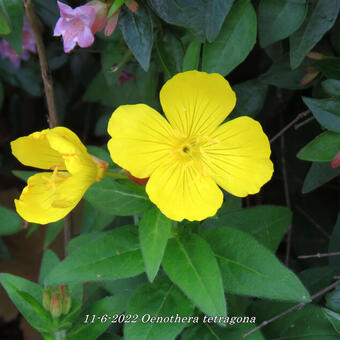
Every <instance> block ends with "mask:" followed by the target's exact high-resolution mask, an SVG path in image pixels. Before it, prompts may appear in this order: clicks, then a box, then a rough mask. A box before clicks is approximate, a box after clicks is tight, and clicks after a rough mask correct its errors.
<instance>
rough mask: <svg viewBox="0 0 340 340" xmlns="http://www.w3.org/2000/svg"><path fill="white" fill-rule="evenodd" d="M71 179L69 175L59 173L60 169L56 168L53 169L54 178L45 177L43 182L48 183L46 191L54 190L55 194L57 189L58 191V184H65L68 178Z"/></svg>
mask: <svg viewBox="0 0 340 340" xmlns="http://www.w3.org/2000/svg"><path fill="white" fill-rule="evenodd" d="M58 177H59V178H61V179H59V180H57V178H58ZM68 177H69V174H68V173H66V172H65V173H58V167H57V166H56V167H55V168H54V169H53V173H52V176H51V177H46V176H43V177H42V178H43V180H45V181H46V182H47V183H46V184H47V185H46V190H47V191H48V190H50V189H52V190H53V192H55V191H56V190H57V189H56V184H58V183H61V182H63V181H64V180H65V179H66V178H68Z"/></svg>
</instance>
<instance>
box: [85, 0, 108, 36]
mask: <svg viewBox="0 0 340 340" xmlns="http://www.w3.org/2000/svg"><path fill="white" fill-rule="evenodd" d="M86 6H89V7H91V8H93V9H94V12H95V15H96V17H95V20H94V23H93V25H92V27H91V30H92V33H93V34H95V33H96V32H98V31H101V30H102V29H103V28H104V27H105V25H106V22H107V14H108V6H107V4H105V3H103V2H101V1H100V0H92V1H90V2H88V3H87V4H86Z"/></svg>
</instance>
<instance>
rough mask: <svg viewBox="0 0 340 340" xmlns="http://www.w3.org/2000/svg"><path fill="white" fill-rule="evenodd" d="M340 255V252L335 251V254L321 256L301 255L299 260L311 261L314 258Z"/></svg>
mask: <svg viewBox="0 0 340 340" xmlns="http://www.w3.org/2000/svg"><path fill="white" fill-rule="evenodd" d="M339 255H340V251H335V252H333V253H323V254H320V253H316V254H314V255H300V256H298V257H297V258H298V259H311V258H313V257H318V258H320V257H330V256H339Z"/></svg>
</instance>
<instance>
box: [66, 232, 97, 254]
mask: <svg viewBox="0 0 340 340" xmlns="http://www.w3.org/2000/svg"><path fill="white" fill-rule="evenodd" d="M102 236H103V233H101V232H91V233H87V234H81V235H79V236H78V237H75V238H73V239H72V240H71V241H70V242H69V243H68V244H67V247H66V250H67V253H69V254H70V253H72V252H74V251H75V250H76V249H77V248H80V247H82V246H84V245H85V244H88V243H91V242H92V241H94V240H96V239H97V238H99V237H102Z"/></svg>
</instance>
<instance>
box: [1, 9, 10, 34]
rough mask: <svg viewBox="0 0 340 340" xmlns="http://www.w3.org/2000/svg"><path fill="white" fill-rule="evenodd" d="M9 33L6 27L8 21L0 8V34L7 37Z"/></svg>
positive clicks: (8, 28) (7, 26)
mask: <svg viewBox="0 0 340 340" xmlns="http://www.w3.org/2000/svg"><path fill="white" fill-rule="evenodd" d="M10 32H11V29H10V27H9V25H8V20H7V17H6V15H5V14H4V11H3V9H2V8H1V7H0V34H1V35H7V34H9V33H10Z"/></svg>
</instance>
